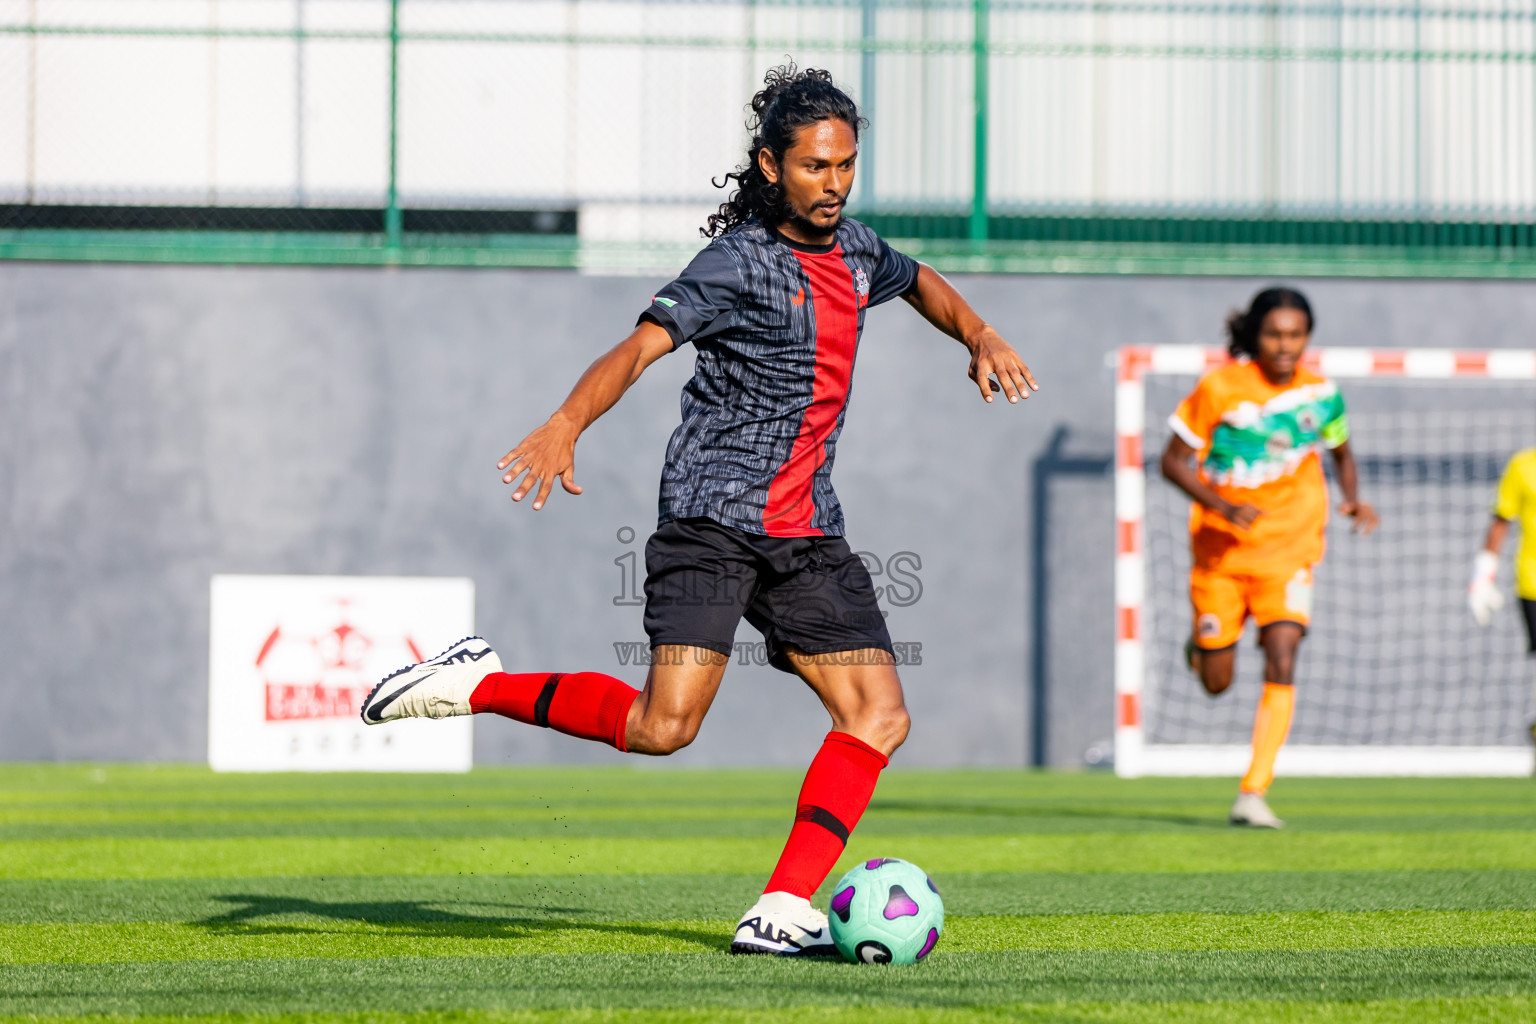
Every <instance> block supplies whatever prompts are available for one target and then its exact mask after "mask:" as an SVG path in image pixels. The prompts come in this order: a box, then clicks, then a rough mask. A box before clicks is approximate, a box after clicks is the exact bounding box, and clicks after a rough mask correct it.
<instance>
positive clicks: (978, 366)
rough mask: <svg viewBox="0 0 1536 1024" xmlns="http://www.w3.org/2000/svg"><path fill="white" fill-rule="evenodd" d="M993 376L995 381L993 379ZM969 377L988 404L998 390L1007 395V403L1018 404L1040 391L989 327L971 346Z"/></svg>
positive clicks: (1017, 355) (1023, 366)
mask: <svg viewBox="0 0 1536 1024" xmlns="http://www.w3.org/2000/svg"><path fill="white" fill-rule="evenodd" d="M993 377H996V378H997V379H996V380H993V379H992V378H993ZM970 378H971V380H973V381H975V382H976V386H977V387H979V388H981V397H982V399H983V400H984V401H987V402H990V401H992V392H994V391H1001V392H1003V393H1004V394H1006V395H1007V396H1008V401H1010V402H1017V401H1018V400H1019V399H1021V398H1028V397H1029V393H1030V392H1031V391H1039V390H1040V385H1038V384H1036V383H1035V378H1034V377H1033V376H1031V375H1030V372H1029V367H1027V366H1025V365H1024V360H1022V359H1020V358H1019V354H1018V353H1017V352H1015V351H1014V350H1013V346H1012V345H1010V344H1008V343H1007V342H1006V341H1004V340H1003V338H1002V335H1000V334H998V333H997V332H996V331H994V330H993V329H992V328H991V327H990V326H989V327H987V328H985V329H984V330H983V331H982V332H981V335H980V336H979V337H978V338H977V340H976V342H975V344H973V345H972V346H971V372H970Z"/></svg>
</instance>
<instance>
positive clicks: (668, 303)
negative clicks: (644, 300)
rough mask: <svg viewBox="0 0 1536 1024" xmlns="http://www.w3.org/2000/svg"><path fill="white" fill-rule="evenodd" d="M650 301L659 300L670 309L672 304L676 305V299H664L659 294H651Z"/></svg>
mask: <svg viewBox="0 0 1536 1024" xmlns="http://www.w3.org/2000/svg"><path fill="white" fill-rule="evenodd" d="M651 301H652V302H659V303H661V304H662V305H663V306H666V307H667V308H668V309H671V308H672V307H673V306H675V305H677V300H676V299H664V298H662V297H661V296H660V295H652V296H651Z"/></svg>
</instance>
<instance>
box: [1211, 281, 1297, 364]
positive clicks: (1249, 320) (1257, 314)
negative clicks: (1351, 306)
mask: <svg viewBox="0 0 1536 1024" xmlns="http://www.w3.org/2000/svg"><path fill="white" fill-rule="evenodd" d="M1277 309H1296V310H1300V311H1301V312H1303V313H1305V314H1306V315H1307V333H1309V334H1310V333H1311V332H1312V328H1313V327H1315V326H1317V320H1316V318H1315V317H1313V315H1312V304H1311V303H1309V302H1308V301H1307V297H1306V296H1305V295H1303V294H1301V292H1299V291H1297V290H1296V289H1294V288H1265V289H1264V290H1263V291H1261V292H1259V294H1257V295H1255V296H1254V297H1253V301H1252V302H1250V303H1249V304H1248V309H1247V311H1246V312H1241V311H1238V310H1233V311H1232V312H1231V313H1229V314H1228V315H1227V351H1228V352H1229V353H1231V355H1232V358H1233V359H1236V358H1238V357H1240V356H1247V357H1248V358H1250V359H1251V358H1253V357H1254V356H1256V355H1258V354H1259V328H1261V327H1263V326H1264V318H1265V317H1267V316H1269V314H1270V313H1271V312H1273V311H1274V310H1277Z"/></svg>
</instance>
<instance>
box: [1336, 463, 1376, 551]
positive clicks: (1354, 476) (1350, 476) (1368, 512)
mask: <svg viewBox="0 0 1536 1024" xmlns="http://www.w3.org/2000/svg"><path fill="white" fill-rule="evenodd" d="M1333 468H1334V469H1335V470H1336V471H1337V472H1338V476H1339V490H1340V491H1341V492H1342V493H1343V495H1344V503H1343V504H1342V505H1340V506H1339V511H1340V512H1342V513H1344V514H1345V515H1347V516H1349V517H1350V518H1351V519H1353V520H1354V521H1355V526H1354V532H1355V533H1370V532H1371V531H1372V530H1374V529H1376V526H1377V524H1379V523H1380V522H1381V517H1380V516H1378V515H1377V514H1376V510H1375V509H1374V508H1372V507H1371V506H1370V505H1367V504H1366V503H1365V502H1363V501H1361V500H1360V471H1359V469H1358V468H1357V467H1356V465H1355V453H1354V450H1353V449H1352V448H1350V446H1349V442H1348V441H1345V442H1344V443H1343V444H1341V445H1339V446H1338V447H1337V448H1335V449H1333Z"/></svg>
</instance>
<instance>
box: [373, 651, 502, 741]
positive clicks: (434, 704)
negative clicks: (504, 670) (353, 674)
mask: <svg viewBox="0 0 1536 1024" xmlns="http://www.w3.org/2000/svg"><path fill="white" fill-rule="evenodd" d="M500 671H501V659H500V658H498V657H497V656H496V652H495V651H493V650H492V649H491V645H490V644H488V643H486V642H485V641H484V640H482V639H480V638H479V637H478V636H471V637H465V638H464V639H463V640H460V641H459V642H458V643H456V644H454V645H453V646H452V647H450V648H448V649H447V650H446V651H444V652H443V653H442V654H439V655H438V656H437V657H435V658H433V659H431V660H430V661H422V662H417V663H416V664H415V665H407V666H406V667H405V668H402V669H400V670H399V671H398V672H391V673H390V674H389V675H387V676H385V677H384V681H383V682H381V683H379V685H378V686H375V687H374V688H373V689H372V690H371V691H370V692H369V694H368V699H367V700H365V701H363V708H362V714H363V721H364V722H365V723H367V724H368V725H378V724H380V723H381V722H393V721H395V720H396V719H398V718H452V717H454V716H455V715H467V714H470V707H469V697H470V694H472V693H474V692H475V687H477V686H479V685H480V680H482V679H484V678H485V677H486V676H488V675H490V674H491V673H492V672H500Z"/></svg>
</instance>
